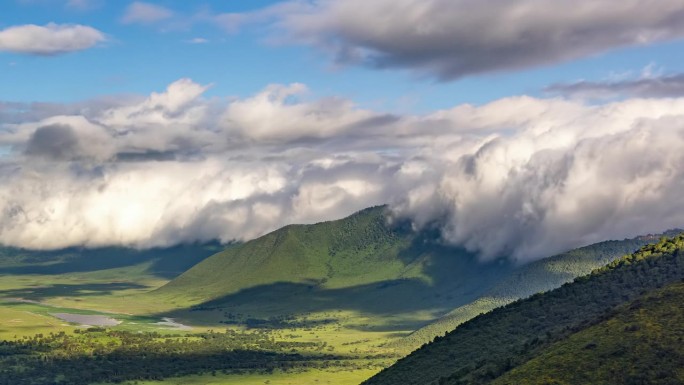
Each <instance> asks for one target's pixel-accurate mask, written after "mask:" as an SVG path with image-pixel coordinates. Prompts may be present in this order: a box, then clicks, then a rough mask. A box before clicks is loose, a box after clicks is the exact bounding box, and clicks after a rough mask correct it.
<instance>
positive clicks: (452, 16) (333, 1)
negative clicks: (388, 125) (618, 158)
mask: <svg viewBox="0 0 684 385" xmlns="http://www.w3.org/2000/svg"><path fill="white" fill-rule="evenodd" d="M359 9H363V12H359ZM216 21H217V22H218V23H219V24H222V25H223V26H224V27H225V28H226V29H227V30H234V29H235V28H237V27H238V26H240V25H245V24H249V23H260V24H261V23H272V24H273V25H274V28H275V29H276V30H277V32H276V33H275V34H274V35H275V36H278V37H277V39H279V40H285V41H287V42H296V43H301V44H307V45H311V46H313V47H316V48H318V49H320V50H322V51H324V52H326V53H329V54H330V55H331V56H332V58H333V60H334V61H335V62H336V63H339V64H360V65H364V66H367V67H372V68H398V69H408V70H411V71H415V72H417V73H419V74H423V75H427V76H430V77H436V78H438V79H440V80H453V79H458V78H461V77H464V76H469V75H475V74H482V73H489V72H497V71H510V70H519V69H525V68H532V67H539V66H544V65H551V64H556V63H560V62H565V61H569V60H573V59H578V58H582V57H586V56H591V55H597V54H601V53H604V52H607V51H609V50H614V49H617V48H622V47H633V46H640V45H646V44H652V43H657V42H663V41H668V40H673V39H680V38H682V37H683V36H684V2H682V1H681V0H662V1H658V2H657V3H654V2H652V1H650V0H625V1H620V2H608V1H594V0H573V1H569V0H561V1H546V0H522V1H509V0H376V1H372V2H368V1H363V0H311V1H299V0H295V1H287V2H283V3H279V4H277V5H275V6H273V7H270V8H267V9H264V10H261V11H257V12H252V13H248V14H224V15H219V16H217V18H216ZM283 32H284V33H285V35H286V36H287V37H285V38H283V37H282V36H283Z"/></svg>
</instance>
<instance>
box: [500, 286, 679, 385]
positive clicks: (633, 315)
mask: <svg viewBox="0 0 684 385" xmlns="http://www.w3.org/2000/svg"><path fill="white" fill-rule="evenodd" d="M578 369H579V370H578ZM493 383H494V384H501V385H503V384H530V385H537V384H538V385H544V384H554V383H555V384H592V383H593V384H635V385H637V384H654V385H655V384H661V385H679V384H683V383H684V283H673V284H670V285H668V286H666V287H665V288H663V289H660V290H656V291H653V292H651V293H649V294H647V295H644V296H642V297H640V298H638V299H637V300H635V301H633V302H631V303H630V304H628V305H623V306H621V307H620V308H618V309H616V311H615V312H613V313H611V314H609V315H608V316H606V317H605V319H604V320H602V321H601V322H599V323H598V324H596V325H594V326H591V327H589V328H587V329H585V330H582V331H580V332H578V333H576V334H573V335H571V336H570V337H568V338H567V339H565V340H561V341H559V342H556V343H554V344H552V345H551V346H550V347H549V348H547V349H545V350H544V352H543V353H542V354H540V355H538V356H537V357H535V358H534V359H532V360H530V361H528V362H526V363H525V364H523V365H521V366H519V367H517V368H515V369H513V370H511V371H510V372H508V373H506V374H504V375H503V376H501V377H500V378H498V379H497V380H495V381H494V382H493Z"/></svg>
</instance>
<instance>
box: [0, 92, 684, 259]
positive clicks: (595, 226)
mask: <svg viewBox="0 0 684 385" xmlns="http://www.w3.org/2000/svg"><path fill="white" fill-rule="evenodd" d="M208 87H209V86H207V85H200V84H196V83H195V82H193V81H191V80H189V79H181V80H179V81H177V82H174V83H173V84H171V85H170V86H169V87H168V89H167V90H166V91H164V92H160V93H154V94H151V95H150V96H149V97H147V98H131V99H121V100H110V101H92V102H86V103H82V104H80V105H61V106H60V105H40V104H36V105H21V104H0V122H5V123H3V124H1V125H0V243H3V244H7V245H14V246H21V247H29V248H59V247H65V246H73V245H85V246H102V245H132V246H137V247H149V246H160V245H171V244H175V243H178V242H183V241H188V242H189V241H194V240H209V239H214V238H220V239H222V240H224V241H228V240H232V239H249V238H253V237H256V236H259V235H261V234H264V233H266V232H268V231H271V230H274V229H276V228H278V227H281V226H283V225H286V224H290V223H313V222H317V221H321V220H329V219H336V218H339V217H342V216H344V215H347V214H350V213H352V212H354V211H356V210H359V209H362V208H365V207H368V206H371V205H377V204H383V203H389V204H391V207H392V208H393V210H394V212H395V213H396V215H399V216H404V217H408V218H410V219H411V220H412V221H413V223H414V224H415V226H416V228H420V227H421V226H428V225H430V226H431V225H439V226H440V228H441V229H442V234H443V237H444V239H445V241H447V242H450V243H453V244H461V245H465V246H466V247H468V248H469V249H471V250H474V251H478V252H479V253H481V255H482V257H483V258H492V257H495V256H501V255H510V256H513V257H515V258H518V259H520V260H531V259H535V258H540V257H544V256H548V255H551V254H553V253H556V252H560V251H563V250H566V249H569V248H572V247H576V246H580V245H584V244H588V243H592V242H596V241H601V240H604V239H609V238H624V237H628V236H634V235H637V234H642V233H649V232H656V231H661V230H665V229H669V228H673V227H681V226H682V225H683V224H684V200H682V199H681V191H683V190H684V152H682V151H681V149H682V148H684V98H665V99H628V100H624V101H619V102H612V103H606V104H602V105H590V104H585V103H583V102H581V101H574V100H566V99H561V98H553V99H536V98H531V97H524V96H522V97H511V98H505V99H501V100H497V101H494V102H492V103H489V104H486V105H483V106H472V105H459V106H455V107H453V108H451V109H447V110H442V111H437V112H434V113H431V114H427V115H394V114H386V113H381V112H376V111H371V110H366V109H362V108H359V107H358V106H356V105H355V104H354V103H353V102H351V101H349V100H345V99H340V98H324V99H311V98H309V97H308V94H307V90H306V87H305V86H304V85H302V84H292V85H271V86H268V87H267V88H265V89H264V90H263V91H262V92H260V93H258V94H256V95H254V96H252V97H249V98H243V99H231V100H223V99H209V98H206V97H204V96H203V95H204V93H205V91H206V90H207V89H208Z"/></svg>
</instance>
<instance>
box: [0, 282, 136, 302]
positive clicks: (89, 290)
mask: <svg viewBox="0 0 684 385" xmlns="http://www.w3.org/2000/svg"><path fill="white" fill-rule="evenodd" d="M147 288H149V286H145V285H138V284H134V283H124V282H114V283H93V284H63V285H45V286H40V287H30V288H22V289H11V290H0V297H5V298H26V299H31V300H36V301H40V300H43V299H46V298H51V297H91V296H100V295H109V294H113V293H114V292H116V291H120V290H129V289H147Z"/></svg>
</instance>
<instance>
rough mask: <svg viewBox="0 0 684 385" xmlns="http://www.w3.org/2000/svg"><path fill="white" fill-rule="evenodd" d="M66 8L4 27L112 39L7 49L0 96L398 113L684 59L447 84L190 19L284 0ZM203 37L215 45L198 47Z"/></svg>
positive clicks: (10, 7) (643, 51)
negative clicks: (132, 12) (302, 100)
mask: <svg viewBox="0 0 684 385" xmlns="http://www.w3.org/2000/svg"><path fill="white" fill-rule="evenodd" d="M64 3H65V1H57V0H16V1H6V2H4V4H3V5H2V13H0V28H7V27H11V26H16V25H25V24H37V25H45V24H47V23H57V24H81V25H87V26H91V27H93V28H96V29H97V30H99V31H101V32H103V33H104V34H106V37H107V40H106V41H104V42H101V43H99V44H97V46H96V47H94V48H90V49H87V50H83V51H80V52H71V53H68V54H63V55H56V56H49V57H45V56H33V55H25V54H17V53H12V52H0V63H1V65H2V67H3V68H2V71H0V84H2V87H0V100H4V101H21V102H33V101H48V102H74V101H79V100H85V99H89V98H94V97H98V96H102V95H112V94H131V93H133V94H140V95H145V94H148V93H149V92H152V91H156V90H161V89H163V88H164V87H165V86H166V85H167V84H169V83H171V82H173V81H175V80H177V79H180V78H184V77H188V78H191V79H193V80H194V81H196V82H198V83H201V84H209V83H211V84H213V85H214V87H213V88H212V89H211V90H209V91H208V92H207V96H221V97H231V96H248V95H251V94H254V93H256V92H258V91H259V90H261V89H262V88H264V87H265V86H266V85H268V84H272V83H278V84H289V83H294V82H300V83H304V84H306V85H307V86H309V88H310V90H311V92H312V93H313V95H314V96H326V95H327V96H332V95H335V96H341V97H345V98H349V99H352V100H354V101H356V102H357V103H359V104H360V105H362V106H364V107H367V108H372V109H377V110H384V111H390V112H428V111H430V110H435V109H443V108H449V107H452V106H454V105H457V104H461V103H474V104H482V103H486V102H489V101H492V100H495V99H499V98H502V97H505V96H510V95H522V94H527V95H535V96H543V95H544V93H543V89H544V87H546V86H548V85H550V84H553V83H562V82H572V81H577V80H581V79H585V80H596V81H600V80H605V79H609V78H611V77H613V76H616V74H627V73H629V74H631V75H630V76H637V75H638V74H639V73H640V72H641V71H642V69H643V68H645V67H646V66H649V65H652V66H655V67H656V68H658V69H659V70H660V71H665V72H677V71H679V70H680V67H681V63H682V62H684V60H683V59H684V49H683V48H684V43H682V42H681V41H668V42H664V43H656V44H650V45H646V46H639V47H615V48H611V49H608V50H607V52H599V53H593V54H590V55H587V56H586V57H581V58H577V59H573V60H568V61H565V62H562V63H553V64H550V65H539V66H531V67H530V68H523V69H520V70H515V71H502V72H499V73H494V74H491V73H485V74H475V75H474V76H466V77H464V78H460V79H456V80H452V81H439V80H435V79H433V78H430V77H426V76H422V75H416V74H415V73H411V72H410V71H409V70H407V69H395V68H391V69H381V70H378V69H372V68H368V67H363V66H355V65H352V64H343V65H334V64H332V63H331V61H330V60H329V57H328V55H326V54H325V53H323V52H321V51H319V50H316V49H312V48H311V47H309V46H306V45H303V44H296V43H291V44H287V43H286V44H273V43H269V42H268V41H267V40H268V39H269V34H270V33H271V32H270V28H269V26H268V25H267V24H266V23H264V24H259V25H251V26H247V27H245V28H242V29H240V30H239V31H234V32H228V31H226V30H225V29H224V28H221V27H219V26H217V25H215V24H213V23H211V22H208V21H194V22H192V21H190V19H191V18H193V17H195V16H196V15H197V14H200V13H204V14H222V13H241V12H249V11H255V10H261V9H264V8H267V7H269V6H271V5H273V4H276V3H278V2H277V1H263V0H262V1H201V2H200V1H198V2H194V1H193V2H187V1H158V2H155V3H154V4H155V5H158V6H163V7H165V8H166V9H168V10H169V11H172V12H173V13H174V16H172V17H169V19H168V20H162V21H159V22H152V23H148V24H142V23H125V22H124V21H123V19H124V15H125V13H126V11H127V8H128V7H130V6H131V4H132V2H128V1H90V2H89V4H90V5H89V6H84V7H75V6H68V5H65V4H64ZM84 4H85V3H84ZM150 4H151V3H150ZM172 24H177V25H172ZM473 33H476V32H475V31H474V32H473ZM197 38H201V39H206V40H207V42H206V43H203V44H191V43H190V42H189V41H191V40H192V39H197Z"/></svg>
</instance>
